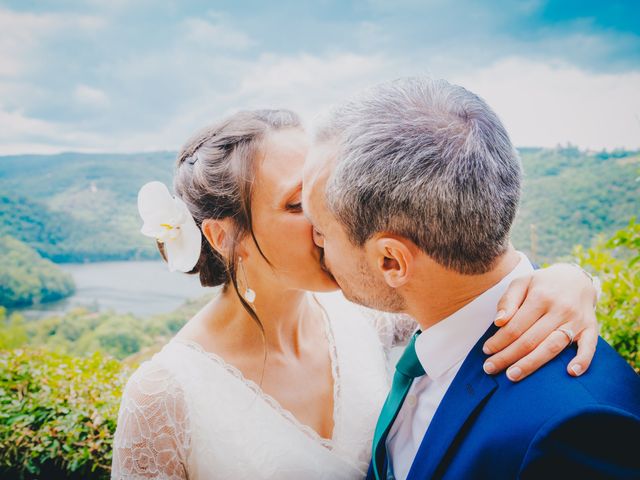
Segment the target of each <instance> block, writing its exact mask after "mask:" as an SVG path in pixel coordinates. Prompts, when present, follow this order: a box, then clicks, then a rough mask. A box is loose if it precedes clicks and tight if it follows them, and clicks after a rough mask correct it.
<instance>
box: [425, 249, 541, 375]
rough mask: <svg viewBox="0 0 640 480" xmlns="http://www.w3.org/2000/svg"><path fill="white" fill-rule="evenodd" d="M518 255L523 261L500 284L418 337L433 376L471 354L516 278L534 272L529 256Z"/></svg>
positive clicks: (426, 368) (429, 373) (428, 370)
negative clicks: (501, 299)
mask: <svg viewBox="0 0 640 480" xmlns="http://www.w3.org/2000/svg"><path fill="white" fill-rule="evenodd" d="M518 254H519V255H520V262H519V263H518V264H517V265H516V266H515V268H514V269H513V270H512V271H511V272H510V273H509V274H508V275H506V276H505V277H504V278H503V279H502V280H500V282H498V283H497V284H496V285H494V286H493V287H491V288H490V289H488V290H486V291H485V292H484V293H482V294H481V295H480V296H478V297H477V298H475V299H474V300H473V301H471V302H470V303H468V304H467V305H465V306H464V307H462V308H461V309H460V310H458V311H456V312H454V313H453V314H451V315H449V316H448V317H447V318H445V319H444V320H441V321H440V322H438V323H436V324H435V325H433V326H431V327H429V328H428V329H426V330H425V331H424V332H422V333H421V334H420V335H418V337H417V338H416V344H415V347H416V354H417V355H418V360H420V363H421V364H422V367H423V368H424V370H425V372H426V373H427V375H428V376H429V377H431V378H437V377H439V376H441V375H442V374H444V373H445V372H447V371H448V370H449V369H450V368H451V367H453V366H454V365H456V364H457V363H458V362H460V361H462V360H463V359H464V358H465V357H466V356H467V355H468V354H469V352H470V351H471V349H472V348H473V346H474V345H475V344H476V342H477V341H478V339H479V338H480V337H482V335H483V334H484V333H485V332H486V331H487V328H489V326H490V325H491V324H492V323H493V321H494V320H495V317H496V314H497V305H498V301H499V300H500V298H501V297H502V295H503V294H504V292H505V291H506V290H507V288H508V287H509V284H510V283H511V282H512V281H513V280H514V279H515V278H517V277H521V276H524V275H528V274H530V273H531V272H533V266H532V265H531V262H530V261H529V259H528V258H527V257H526V255H525V254H524V253H522V252H518Z"/></svg>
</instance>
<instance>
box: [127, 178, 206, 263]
mask: <svg viewBox="0 0 640 480" xmlns="http://www.w3.org/2000/svg"><path fill="white" fill-rule="evenodd" d="M138 212H139V213H140V217H141V218H142V220H143V221H144V225H142V228H141V229H140V232H141V233H142V234H143V235H146V236H147V237H152V238H155V239H156V240H157V241H158V242H161V243H163V244H164V251H165V255H166V257H167V262H168V264H169V271H171V272H174V271H176V270H179V271H181V272H189V271H190V270H192V269H193V267H194V266H195V265H196V263H198V259H199V258H200V248H201V242H202V232H201V231H200V229H199V228H198V226H197V225H196V222H195V220H194V219H193V216H192V215H191V213H190V212H189V209H188V208H187V205H186V204H185V203H184V202H183V201H182V199H180V198H178V197H175V196H172V195H171V194H170V193H169V189H168V188H167V187H166V185H165V184H164V183H162V182H149V183H146V184H144V185H143V186H142V188H140V191H139V192H138Z"/></svg>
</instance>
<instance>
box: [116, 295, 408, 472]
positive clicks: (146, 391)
mask: <svg viewBox="0 0 640 480" xmlns="http://www.w3.org/2000/svg"><path fill="white" fill-rule="evenodd" d="M316 298H317V299H318V300H319V301H320V303H321V304H322V305H323V307H324V310H325V312H326V315H325V331H326V335H327V339H328V342H329V345H330V352H329V355H330V358H331V364H332V372H333V379H334V412H333V418H334V429H333V436H332V438H330V439H327V438H321V437H320V435H318V434H317V433H316V432H315V431H314V430H313V429H311V428H310V427H308V426H306V425H303V424H302V423H300V422H299V421H298V420H297V419H296V418H295V417H294V416H293V415H292V414H291V413H290V412H289V411H287V410H286V409H284V408H283V407H282V406H281V405H280V404H279V403H278V401H277V400H275V399H274V398H272V397H270V396H269V395H267V394H265V393H264V392H263V391H262V390H261V389H260V388H259V386H258V385H257V384H256V383H254V382H252V381H250V380H248V379H246V378H244V377H243V375H242V373H241V372H240V371H239V370H238V369H236V368H234V367H233V366H231V365H229V364H228V363H226V362H225V361H224V360H223V359H222V358H221V357H219V356H218V355H215V354H213V353H210V352H206V351H204V350H203V349H202V347H200V346H199V345H198V344H197V343H194V342H188V341H185V340H181V339H178V338H174V339H172V340H171V341H170V342H169V343H167V344H166V345H165V346H164V347H163V349H162V350H161V351H160V352H158V353H157V354H156V355H154V357H153V358H152V359H151V360H149V361H147V362H144V363H143V364H142V365H141V366H140V367H139V368H138V370H136V372H135V373H134V374H133V375H132V377H131V378H130V379H129V381H128V383H127V386H126V388H125V391H124V395H123V399H122V403H121V406H120V413H119V417H118V426H117V430H116V434H115V439H114V450H113V464H112V478H118V479H119V478H140V479H143V478H144V479H148V478H168V479H184V478H189V479H234V480H236V479H245V478H246V479H279V480H287V479H305V480H309V479H332V480H338V479H358V478H363V477H364V476H365V475H366V471H367V467H368V464H369V459H370V456H371V441H372V438H373V431H374V427H375V424H376V421H377V418H378V413H379V411H380V408H381V407H382V404H383V403H384V399H385V398H386V395H387V392H388V389H389V382H390V368H389V362H388V354H389V351H390V349H391V347H392V346H394V345H399V344H403V343H405V342H406V340H407V339H408V338H409V336H410V335H411V334H412V333H413V331H414V330H415V328H416V324H415V323H414V322H413V320H411V319H410V318H409V317H406V316H394V315H389V314H380V313H377V312H376V313H373V311H370V310H367V309H364V308H362V307H358V306H356V305H353V304H351V303H349V302H347V301H346V300H344V297H342V295H341V294H322V295H316ZM310 381H311V379H310ZM300 388H304V386H303V385H301V386H300Z"/></svg>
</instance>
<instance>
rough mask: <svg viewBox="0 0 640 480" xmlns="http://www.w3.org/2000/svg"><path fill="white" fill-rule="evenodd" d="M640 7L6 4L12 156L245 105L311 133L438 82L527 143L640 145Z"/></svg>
mask: <svg viewBox="0 0 640 480" xmlns="http://www.w3.org/2000/svg"><path fill="white" fill-rule="evenodd" d="M638 18H640V2H638V1H633V0H632V1H626V2H616V1H608V2H604V1H599V2H595V1H593V2H592V1H573V0H567V1H562V2H553V1H542V0H523V1H500V0H496V1H477V0H476V1H473V0H458V1H455V2H451V1H440V0H427V1H414V0H397V1H393V2H392V1H382V0H370V1H360V2H347V1H323V0H317V1H314V2H300V1H298V2H293V1H291V2H289V1H284V2H276V1H273V2H263V1H261V2H259V1H244V2H243V1H218V2H213V1H207V2H205V1H186V0H185V1H178V0H165V1H162V0H156V1H150V0H137V1H135V0H129V1H124V0H110V1H108V0H84V1H71V0H58V1H25V0H16V1H3V0H0V154H3V153H27V152H55V151H67V150H80V151H142V150H161V149H167V150H176V149H178V148H179V147H180V145H181V143H182V142H183V141H184V140H185V139H186V138H187V137H188V136H189V135H190V134H191V133H192V132H193V131H194V130H196V129H198V128H200V127H201V126H203V125H206V124H208V123H210V122H212V121H214V120H216V119H217V118H219V117H221V116H223V115H226V114H228V113H231V112H233V111H234V110H236V109H239V108H254V107H288V108H293V109H295V110H297V111H299V112H300V113H301V114H302V115H303V116H304V117H305V118H306V119H308V120H309V122H310V123H312V121H313V118H314V116H315V115H316V114H317V113H318V112H321V111H322V110H324V109H326V108H327V107H328V106H330V105H331V104H332V103H335V102H338V101H340V99H342V98H344V97H346V96H348V95H350V94H352V93H354V92H356V91H358V90H359V89H361V88H364V87H366V86H368V85H371V84H374V83H377V82H380V81H384V80H388V79H392V78H396V77H399V76H403V75H416V74H429V75H432V76H435V77H444V78H447V79H449V80H451V81H453V82H455V83H459V84H461V85H463V86H465V87H467V88H469V89H470V90H472V91H474V92H476V93H478V94H480V95H481V96H483V97H484V98H485V99H486V100H487V101H488V102H489V103H490V105H492V107H493V108H494V109H495V110H496V111H497V113H498V114H499V115H500V116H501V117H502V119H503V121H504V122H505V124H506V126H507V128H508V130H509V131H510V133H511V136H512V138H513V140H514V143H515V144H516V145H518V146H555V145H557V144H566V143H567V142H571V143H573V144H575V145H578V146H580V147H582V148H592V149H600V148H609V149H612V148H616V147H626V148H638V147H640V21H638Z"/></svg>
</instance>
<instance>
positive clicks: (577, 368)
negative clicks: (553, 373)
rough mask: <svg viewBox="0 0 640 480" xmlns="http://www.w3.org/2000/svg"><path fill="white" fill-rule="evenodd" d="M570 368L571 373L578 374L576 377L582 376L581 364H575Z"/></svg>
mask: <svg viewBox="0 0 640 480" xmlns="http://www.w3.org/2000/svg"><path fill="white" fill-rule="evenodd" d="M569 368H571V371H572V372H573V373H575V374H576V377H577V376H580V375H582V367H581V366H580V364H578V363H574V364H573V365H571V367H569Z"/></svg>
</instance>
